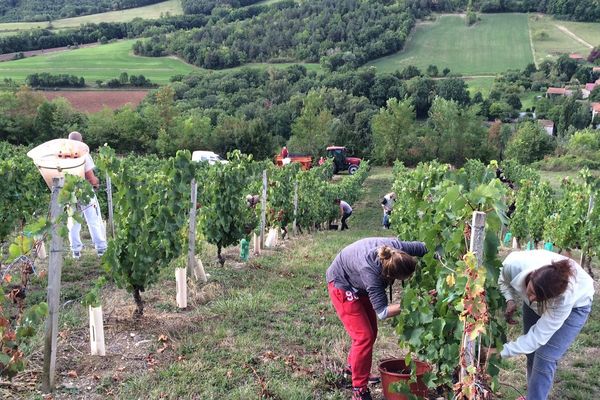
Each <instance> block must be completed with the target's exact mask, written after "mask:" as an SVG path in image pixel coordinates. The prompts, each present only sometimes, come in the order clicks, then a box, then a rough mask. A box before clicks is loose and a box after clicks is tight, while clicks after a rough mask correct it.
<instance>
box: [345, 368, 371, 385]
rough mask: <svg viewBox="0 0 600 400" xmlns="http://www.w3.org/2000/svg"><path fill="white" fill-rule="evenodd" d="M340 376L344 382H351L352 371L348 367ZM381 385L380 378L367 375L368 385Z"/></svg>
mask: <svg viewBox="0 0 600 400" xmlns="http://www.w3.org/2000/svg"><path fill="white" fill-rule="evenodd" d="M342 376H343V377H344V379H346V380H352V369H351V368H350V366H349V365H347V366H346V368H344V370H343V371H342ZM379 383H381V378H380V377H379V376H377V375H373V374H369V385H377V384H379Z"/></svg>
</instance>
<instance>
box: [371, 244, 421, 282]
mask: <svg viewBox="0 0 600 400" xmlns="http://www.w3.org/2000/svg"><path fill="white" fill-rule="evenodd" d="M377 255H378V256H379V260H380V261H381V265H382V269H381V274H382V275H383V277H384V278H386V279H388V280H392V279H406V278H408V277H409V276H410V275H412V273H413V272H415V269H416V266H417V261H416V260H415V258H414V257H413V256H411V255H409V254H407V253H405V252H403V251H402V250H397V249H394V248H392V247H389V246H381V247H380V248H379V250H378V251H377Z"/></svg>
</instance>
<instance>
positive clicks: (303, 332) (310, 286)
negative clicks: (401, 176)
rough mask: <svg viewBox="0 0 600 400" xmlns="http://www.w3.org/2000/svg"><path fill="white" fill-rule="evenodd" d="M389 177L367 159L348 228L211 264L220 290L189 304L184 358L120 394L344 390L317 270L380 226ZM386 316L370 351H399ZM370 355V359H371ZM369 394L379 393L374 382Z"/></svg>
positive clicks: (340, 394) (336, 328)
mask: <svg viewBox="0 0 600 400" xmlns="http://www.w3.org/2000/svg"><path fill="white" fill-rule="evenodd" d="M390 186H391V174H390V169H389V168H385V169H383V168H374V169H373V171H372V173H371V175H370V176H369V178H368V179H367V180H366V182H365V186H364V196H363V198H362V199H361V200H360V201H358V202H357V203H356V204H354V205H353V206H354V208H355V213H354V214H353V215H352V217H351V218H350V219H349V220H348V224H349V225H350V228H351V229H350V230H348V231H344V232H337V231H326V232H316V233H313V234H311V235H306V236H302V237H301V238H300V239H298V240H296V239H294V240H292V241H287V242H286V243H285V246H286V247H287V248H286V249H285V250H283V251H275V252H273V253H272V254H271V255H268V256H264V257H260V258H258V259H256V260H255V261H253V262H251V263H250V265H249V266H248V267H245V268H242V269H236V270H232V269H231V268H228V267H227V265H226V267H225V268H223V269H221V268H216V269H212V270H210V271H209V272H210V274H211V277H212V278H211V279H214V280H215V281H217V282H219V283H220V284H222V286H223V288H224V293H223V294H222V296H221V297H220V298H218V299H217V300H215V301H213V302H212V303H209V304H208V305H207V306H206V307H205V308H203V309H199V310H198V313H202V314H205V315H206V316H207V317H209V316H210V323H207V324H206V325H204V326H199V327H198V332H197V333H196V334H194V335H192V336H188V337H185V338H184V339H183V340H182V341H181V343H180V345H179V350H178V351H180V352H181V354H182V356H184V357H185V360H184V361H181V362H178V363H174V364H171V365H169V366H168V367H166V368H164V369H162V370H158V371H156V372H153V373H148V374H144V375H141V376H139V377H136V378H133V379H130V380H128V381H126V382H124V383H123V384H122V385H121V387H120V392H119V393H118V397H119V398H142V397H143V398H158V397H159V396H160V395H161V393H162V394H166V397H167V398H173V399H174V398H194V396H197V398H202V399H217V398H219V399H255V398H261V396H265V397H267V398H273V399H286V400H287V399H292V400H293V399H306V400H312V399H340V400H341V399H347V398H349V397H350V391H349V390H347V389H345V388H341V387H339V386H340V385H339V383H340V382H339V378H340V376H339V375H337V374H336V373H334V371H336V370H338V369H340V368H341V367H342V366H343V365H344V363H345V357H346V353H347V350H348V348H349V344H350V341H349V340H348V338H347V337H346V333H345V332H344V330H343V327H342V325H341V323H340V322H339V320H338V319H337V317H336V315H335V313H334V311H333V308H332V307H331V305H330V302H329V297H328V295H327V290H326V284H325V276H324V274H325V270H326V269H327V267H328V266H329V264H330V263H331V261H332V260H333V258H334V257H335V255H336V254H337V252H338V251H339V250H340V249H341V248H342V247H344V246H346V245H347V244H350V243H351V242H353V241H355V240H357V239H359V238H363V237H367V236H373V235H384V234H387V235H390V234H391V232H390V231H383V230H381V229H380V218H381V215H380V213H381V211H380V208H381V207H380V203H379V198H380V197H381V196H382V195H383V194H384V193H385V192H387V191H389V189H390ZM395 343H396V339H395V338H394V337H393V335H392V333H391V328H390V326H389V324H382V326H381V333H380V337H379V339H378V342H377V346H376V347H377V350H376V354H375V360H378V359H381V358H385V357H389V356H392V355H398V347H397V345H396V344H395ZM374 364H375V363H374ZM374 393H375V399H382V396H381V394H380V391H379V389H375V390H374Z"/></svg>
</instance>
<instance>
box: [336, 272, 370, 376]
mask: <svg viewBox="0 0 600 400" xmlns="http://www.w3.org/2000/svg"><path fill="white" fill-rule="evenodd" d="M327 289H328V290H329V297H330V298H331V302H332V303H333V307H334V308H335V311H336V312H337V315H338V317H339V318H340V320H341V321H342V324H344V328H346V332H348V335H350V338H351V339H352V346H351V347H350V353H349V354H348V364H349V365H350V368H351V369H352V386H354V387H363V386H367V383H368V381H369V373H370V372H371V362H372V360H373V344H374V343H375V339H376V338H377V315H376V314H375V310H373V306H372V305H371V301H370V300H369V297H368V296H366V295H365V296H361V297H357V296H356V294H354V293H353V292H351V291H349V290H348V291H345V290H341V289H338V288H336V287H335V286H333V282H330V283H329V285H328V286H327Z"/></svg>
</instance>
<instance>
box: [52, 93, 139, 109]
mask: <svg viewBox="0 0 600 400" xmlns="http://www.w3.org/2000/svg"><path fill="white" fill-rule="evenodd" d="M40 93H42V94H43V95H44V96H46V98H47V99H48V100H53V99H55V98H57V97H64V98H65V99H67V100H68V101H69V102H70V103H71V104H72V105H73V107H74V108H75V109H76V110H79V111H84V112H88V113H94V112H98V111H100V110H102V109H103V108H104V107H108V108H110V109H112V110H116V109H117V108H119V107H122V106H124V105H126V104H131V105H132V106H133V107H136V106H137V105H138V104H140V102H141V101H142V100H143V99H144V97H146V94H148V91H147V90H59V91H54V92H52V91H43V92H40Z"/></svg>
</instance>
